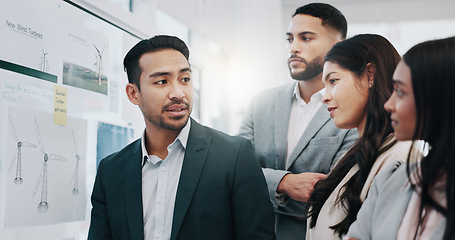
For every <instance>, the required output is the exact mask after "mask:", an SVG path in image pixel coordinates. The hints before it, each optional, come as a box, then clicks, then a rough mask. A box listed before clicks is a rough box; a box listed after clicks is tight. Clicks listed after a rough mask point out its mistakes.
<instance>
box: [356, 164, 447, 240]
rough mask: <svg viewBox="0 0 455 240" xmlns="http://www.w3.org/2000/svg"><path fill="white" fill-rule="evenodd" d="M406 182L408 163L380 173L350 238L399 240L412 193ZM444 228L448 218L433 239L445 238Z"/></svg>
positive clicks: (440, 225)
mask: <svg viewBox="0 0 455 240" xmlns="http://www.w3.org/2000/svg"><path fill="white" fill-rule="evenodd" d="M406 181H408V174H407V172H406V164H401V166H400V167H398V168H397V166H393V164H391V165H389V166H387V167H386V168H385V169H384V170H383V171H381V172H380V173H379V174H378V175H377V176H376V177H375V179H374V180H373V184H372V186H371V188H370V191H369V192H368V197H367V199H366V200H365V202H364V203H363V205H362V207H361V208H360V211H359V213H358V214H357V220H356V221H355V222H354V223H352V225H351V227H350V228H349V231H348V233H347V236H349V237H352V238H357V239H361V240H369V239H373V240H382V239H383V240H390V239H396V236H397V232H398V229H399V228H400V225H401V221H402V220H403V217H404V214H405V213H406V209H407V207H408V204H409V200H410V199H411V195H412V191H413V190H412V189H411V185H410V184H407V186H405V187H403V186H404V185H405V183H406ZM385 209H386V210H385ZM416 210H417V209H416ZM445 226H446V219H444V220H443V221H442V222H441V223H440V224H439V225H438V227H437V228H436V229H435V231H434V234H433V236H432V237H431V238H430V239H442V237H443V235H444V230H445Z"/></svg>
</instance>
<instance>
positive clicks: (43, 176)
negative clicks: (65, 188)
mask: <svg viewBox="0 0 455 240" xmlns="http://www.w3.org/2000/svg"><path fill="white" fill-rule="evenodd" d="M35 126H36V133H37V134H38V143H39V146H40V148H41V152H42V153H43V168H42V169H41V172H40V175H39V177H38V180H37V181H36V186H35V190H34V191H33V195H32V196H33V197H35V195H36V192H37V191H38V188H39V186H40V185H41V202H40V203H39V204H38V211H39V212H42V213H43V212H47V210H48V209H49V203H48V202H47V162H48V161H49V160H56V161H66V158H64V157H62V156H59V155H57V154H48V153H47V152H46V149H45V148H44V144H43V139H42V138H41V133H40V130H39V125H38V121H37V120H36V117H35Z"/></svg>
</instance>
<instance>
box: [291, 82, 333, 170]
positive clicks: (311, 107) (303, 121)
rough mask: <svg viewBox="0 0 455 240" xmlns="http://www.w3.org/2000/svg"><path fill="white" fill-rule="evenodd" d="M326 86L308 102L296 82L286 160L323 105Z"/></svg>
mask: <svg viewBox="0 0 455 240" xmlns="http://www.w3.org/2000/svg"><path fill="white" fill-rule="evenodd" d="M324 93H325V88H323V89H322V90H320V91H319V92H317V93H315V94H313V95H312V96H311V98H310V101H309V102H308V103H306V102H305V101H304V100H303V99H302V97H301V96H300V90H299V84H298V82H297V83H296V84H295V88H294V97H293V100H292V106H291V114H290V116H289V127H288V139H287V140H288V146H287V147H288V149H287V150H288V151H287V156H286V161H288V158H289V156H290V155H291V153H292V151H293V150H294V148H295V146H296V145H297V142H298V141H299V139H300V137H301V136H302V134H303V132H304V131H305V129H306V128H307V126H308V124H309V123H310V121H311V119H313V116H314V115H315V114H316V112H317V111H318V110H319V109H320V108H321V107H322V104H323V103H322V97H323V96H324Z"/></svg>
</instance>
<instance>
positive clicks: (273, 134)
mask: <svg viewBox="0 0 455 240" xmlns="http://www.w3.org/2000/svg"><path fill="white" fill-rule="evenodd" d="M295 84H296V83H292V84H287V85H283V86H280V87H278V88H273V89H269V90H266V91H265V92H263V93H261V94H259V95H257V96H256V97H255V98H254V99H253V101H252V103H251V104H250V107H249V109H248V111H247V113H246V114H245V117H244V119H243V121H242V124H241V127H240V131H239V135H240V136H243V137H246V138H248V139H250V140H251V141H252V142H253V145H254V148H255V153H256V156H257V158H258V160H259V162H260V164H261V166H262V168H263V172H264V175H265V178H266V181H267V185H268V189H269V196H270V200H271V201H272V203H273V206H274V208H275V212H276V213H278V214H279V215H280V214H281V215H287V216H291V217H295V218H302V217H304V216H305V208H306V204H305V203H303V202H298V201H295V200H293V199H290V198H289V197H287V196H284V199H283V201H276V197H275V193H276V189H277V186H278V184H279V182H280V181H281V179H282V178H283V177H284V175H286V174H287V173H294V174H296V173H302V172H319V173H325V174H326V173H328V172H329V171H330V169H331V167H332V166H333V165H334V163H335V162H336V160H338V158H339V157H340V156H341V155H342V154H343V153H344V152H345V151H346V150H348V149H349V147H350V146H351V145H352V143H354V142H355V141H356V140H357V138H358V133H357V130H355V129H351V130H346V129H338V128H337V127H335V125H334V124H333V120H332V119H331V118H330V115H329V112H328V111H327V106H326V105H323V106H322V107H321V109H319V110H318V112H317V113H316V114H315V116H314V117H313V119H312V120H311V121H310V123H309V125H308V127H307V128H306V130H305V132H304V133H303V135H302V136H301V138H300V140H299V142H298V143H297V145H296V147H295V149H294V150H293V152H292V153H291V155H290V157H289V160H288V162H287V164H285V163H286V153H287V133H288V124H289V116H290V112H291V106H292V101H293V92H294V86H295ZM281 225H283V227H287V226H289V223H285V222H282V223H281V222H280V219H279V218H277V223H276V228H277V237H279V236H278V233H279V232H280V228H281ZM285 225H286V226H285ZM298 226H299V228H302V229H301V231H298V230H297V229H289V231H288V232H289V235H292V234H294V233H293V232H299V235H301V234H305V230H306V224H305V222H301V223H299V225H298ZM284 235H287V234H286V233H284ZM299 237H300V238H299V239H304V238H305V235H303V236H299ZM285 239H293V238H292V237H290V236H287V237H286V238H285Z"/></svg>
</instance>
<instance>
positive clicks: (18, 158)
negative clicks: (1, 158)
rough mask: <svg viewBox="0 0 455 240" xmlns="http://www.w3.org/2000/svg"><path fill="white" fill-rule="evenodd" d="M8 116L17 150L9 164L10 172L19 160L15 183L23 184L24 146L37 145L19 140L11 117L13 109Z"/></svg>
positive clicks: (33, 146) (34, 146)
mask: <svg viewBox="0 0 455 240" xmlns="http://www.w3.org/2000/svg"><path fill="white" fill-rule="evenodd" d="M8 118H9V124H10V126H11V133H12V134H13V138H14V140H15V141H16V145H17V148H16V152H15V153H14V156H13V159H12V160H11V164H10V166H9V169H8V172H11V170H12V169H13V167H14V163H16V162H17V164H16V177H15V178H14V183H15V184H22V182H23V180H22V147H32V148H36V145H35V144H33V143H29V142H22V141H20V140H19V138H18V137H17V133H16V129H15V128H14V123H13V119H12V118H11V110H10V111H9V113H8Z"/></svg>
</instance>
